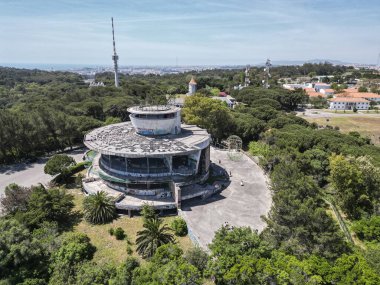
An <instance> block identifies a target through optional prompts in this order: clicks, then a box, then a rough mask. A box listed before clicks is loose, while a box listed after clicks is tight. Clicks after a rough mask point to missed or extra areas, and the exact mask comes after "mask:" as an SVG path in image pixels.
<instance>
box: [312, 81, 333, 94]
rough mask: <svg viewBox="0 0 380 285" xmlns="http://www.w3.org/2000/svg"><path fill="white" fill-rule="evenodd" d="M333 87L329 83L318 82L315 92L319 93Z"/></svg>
mask: <svg viewBox="0 0 380 285" xmlns="http://www.w3.org/2000/svg"><path fill="white" fill-rule="evenodd" d="M330 88H331V85H330V84H327V83H321V82H317V83H315V84H314V89H315V91H317V92H319V91H320V90H321V89H330Z"/></svg>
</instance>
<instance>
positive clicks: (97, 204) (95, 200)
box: [83, 191, 116, 224]
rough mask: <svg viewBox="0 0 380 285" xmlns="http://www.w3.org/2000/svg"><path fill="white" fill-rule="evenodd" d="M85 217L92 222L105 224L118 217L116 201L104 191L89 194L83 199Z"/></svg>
mask: <svg viewBox="0 0 380 285" xmlns="http://www.w3.org/2000/svg"><path fill="white" fill-rule="evenodd" d="M83 212H84V218H85V219H86V220H87V221H88V222H89V223H91V224H105V223H109V222H111V221H112V220H113V219H114V218H115V217H116V207H115V201H114V200H113V199H112V198H111V197H110V196H108V195H107V193H106V192H104V191H98V192H96V193H95V194H91V195H88V196H87V197H86V198H85V199H84V200H83Z"/></svg>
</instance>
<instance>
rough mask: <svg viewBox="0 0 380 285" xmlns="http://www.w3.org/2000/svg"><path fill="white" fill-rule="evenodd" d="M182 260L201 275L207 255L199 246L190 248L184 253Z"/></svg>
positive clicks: (205, 266)
mask: <svg viewBox="0 0 380 285" xmlns="http://www.w3.org/2000/svg"><path fill="white" fill-rule="evenodd" d="M184 258H185V259H186V260H187V262H189V263H190V264H191V265H193V266H195V267H196V268H197V269H198V270H199V272H201V273H203V272H204V271H205V269H206V268H207V262H208V254H207V252H206V251H204V250H203V249H202V248H200V247H199V246H196V247H192V248H190V249H189V250H188V251H187V252H186V253H185V256H184Z"/></svg>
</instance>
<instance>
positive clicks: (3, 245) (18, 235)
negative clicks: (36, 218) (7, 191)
mask: <svg viewBox="0 0 380 285" xmlns="http://www.w3.org/2000/svg"><path fill="white" fill-rule="evenodd" d="M45 254H46V253H45V251H44V249H43V247H42V245H41V244H40V242H39V241H38V240H37V239H36V238H34V237H33V236H32V234H31V233H30V231H29V230H28V229H27V228H26V227H25V226H24V225H22V224H21V223H19V222H17V221H16V220H14V219H0V280H2V279H6V280H8V281H9V284H18V283H19V282H22V281H23V280H24V279H26V278H41V277H42V278H43V277H46V266H47V261H48V260H46V258H45V256H46V255H45ZM4 284H5V283H4Z"/></svg>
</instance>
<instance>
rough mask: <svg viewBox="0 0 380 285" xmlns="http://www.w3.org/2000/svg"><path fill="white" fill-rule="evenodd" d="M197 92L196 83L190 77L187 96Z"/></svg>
mask: <svg viewBox="0 0 380 285" xmlns="http://www.w3.org/2000/svg"><path fill="white" fill-rule="evenodd" d="M195 92H197V82H196V81H195V79H194V77H191V80H190V82H189V93H187V94H188V95H193V94H195Z"/></svg>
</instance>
